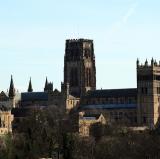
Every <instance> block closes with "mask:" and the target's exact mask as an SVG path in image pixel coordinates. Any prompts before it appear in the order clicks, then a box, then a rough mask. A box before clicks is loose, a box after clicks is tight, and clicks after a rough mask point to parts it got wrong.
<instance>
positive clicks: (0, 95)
mask: <svg viewBox="0 0 160 159" xmlns="http://www.w3.org/2000/svg"><path fill="white" fill-rule="evenodd" d="M8 100H9V97H8V96H7V94H6V93H4V92H3V91H2V92H1V93H0V101H8Z"/></svg>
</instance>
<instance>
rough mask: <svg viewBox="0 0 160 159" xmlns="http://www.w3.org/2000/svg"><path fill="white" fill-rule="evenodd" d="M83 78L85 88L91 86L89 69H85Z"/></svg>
mask: <svg viewBox="0 0 160 159" xmlns="http://www.w3.org/2000/svg"><path fill="white" fill-rule="evenodd" d="M85 76H86V79H85V82H86V86H91V80H92V79H91V69H90V68H86V71H85Z"/></svg>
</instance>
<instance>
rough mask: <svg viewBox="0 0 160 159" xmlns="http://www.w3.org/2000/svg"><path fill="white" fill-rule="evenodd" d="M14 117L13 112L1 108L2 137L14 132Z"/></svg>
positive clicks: (0, 132) (0, 131)
mask: <svg viewBox="0 0 160 159" xmlns="http://www.w3.org/2000/svg"><path fill="white" fill-rule="evenodd" d="M12 121H13V115H12V114H11V110H9V109H8V108H6V107H4V106H0V135H4V134H7V133H9V132H12Z"/></svg>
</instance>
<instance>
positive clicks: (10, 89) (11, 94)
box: [8, 75, 15, 99]
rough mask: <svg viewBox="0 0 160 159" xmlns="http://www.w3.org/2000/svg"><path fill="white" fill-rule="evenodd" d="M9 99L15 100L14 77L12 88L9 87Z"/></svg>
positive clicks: (11, 83) (11, 82)
mask: <svg viewBox="0 0 160 159" xmlns="http://www.w3.org/2000/svg"><path fill="white" fill-rule="evenodd" d="M8 95H9V98H11V99H13V98H14V97H15V88H14V83H13V77H12V75H11V81H10V87H9V94H8Z"/></svg>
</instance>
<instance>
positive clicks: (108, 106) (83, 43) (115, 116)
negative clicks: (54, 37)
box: [0, 39, 160, 128]
mask: <svg viewBox="0 0 160 159" xmlns="http://www.w3.org/2000/svg"><path fill="white" fill-rule="evenodd" d="M8 96H9V100H10V101H11V102H12V104H11V105H12V107H21V110H20V111H22V108H29V107H33V106H38V107H41V106H43V107H46V106H52V105H54V106H57V107H59V108H60V109H62V110H64V111H66V112H67V113H69V112H70V111H71V110H73V109H74V112H75V111H76V112H77V114H78V112H81V111H83V112H85V113H86V114H89V113H90V114H93V113H95V114H97V113H98V114H102V115H103V116H104V117H105V120H106V123H107V124H112V123H117V124H122V125H125V126H126V125H127V126H147V127H149V128H153V127H154V126H155V124H156V123H157V121H158V120H159V113H160V111H159V109H160V63H157V62H156V61H155V60H154V59H152V60H151V64H149V63H148V61H147V60H146V62H145V64H141V65H140V62H139V60H137V88H125V89H101V90H97V89H96V66H95V54H94V44H93V40H89V39H70V40H66V45H65V55H64V81H63V82H62V83H61V91H59V90H57V89H53V83H52V82H48V80H47V78H46V82H45V86H44V91H41V92H34V91H33V88H32V82H31V79H30V81H29V86H28V92H23V93H21V99H20V105H19V106H18V105H17V104H16V102H15V101H16V100H15V98H16V94H15V89H14V84H13V79H12V77H11V83H10V90H9V95H8ZM0 98H4V99H5V98H6V97H5V94H4V93H3V92H2V94H1V95H0ZM5 100H8V99H7V98H6V99H5ZM77 123H78V122H77Z"/></svg>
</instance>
